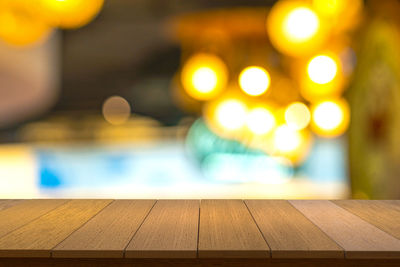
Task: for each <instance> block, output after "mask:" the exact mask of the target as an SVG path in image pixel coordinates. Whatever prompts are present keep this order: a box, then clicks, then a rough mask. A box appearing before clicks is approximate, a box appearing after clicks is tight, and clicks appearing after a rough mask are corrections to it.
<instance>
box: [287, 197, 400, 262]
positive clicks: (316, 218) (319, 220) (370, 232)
mask: <svg viewBox="0 0 400 267" xmlns="http://www.w3.org/2000/svg"><path fill="white" fill-rule="evenodd" d="M290 203H291V204H292V205H293V206H294V207H295V208H297V209H298V210H300V211H301V212H302V213H303V214H304V215H305V216H306V217H307V218H308V219H310V220H311V221H312V222H313V223H315V224H316V225H317V226H318V227H319V228H320V229H321V230H322V231H324V232H325V233H326V234H327V235H328V236H330V237H331V238H332V239H333V240H334V241H336V243H338V244H339V245H340V246H341V247H342V248H344V250H345V257H346V258H400V240H398V239H396V238H394V237H393V236H391V235H389V234H387V233H386V232H384V231H382V230H380V229H378V228H376V227H375V226H373V225H371V224H369V223H367V222H366V221H364V220H362V219H361V218H360V217H358V216H356V215H354V214H352V213H350V212H348V211H346V210H345V209H343V208H341V207H339V206H337V205H335V204H333V203H332V202H330V201H328V200H290Z"/></svg>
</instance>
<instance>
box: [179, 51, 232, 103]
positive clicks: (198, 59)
mask: <svg viewBox="0 0 400 267" xmlns="http://www.w3.org/2000/svg"><path fill="white" fill-rule="evenodd" d="M227 81H228V70H227V68H226V66H225V64H224V62H223V61H222V60H221V59H219V58H218V57H217V56H214V55H210V54H197V55H195V56H193V57H191V58H189V60H187V61H186V63H185V65H184V67H183V69H182V73H181V82H182V85H183V87H184V89H185V91H186V92H187V93H188V95H190V96H191V97H193V98H194V99H198V100H209V99H212V98H214V97H216V96H217V95H218V94H219V93H221V91H223V90H224V88H225V86H226V83H227Z"/></svg>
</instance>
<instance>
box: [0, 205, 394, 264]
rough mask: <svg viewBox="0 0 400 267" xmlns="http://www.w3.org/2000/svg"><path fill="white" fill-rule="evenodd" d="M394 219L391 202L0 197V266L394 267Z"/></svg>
mask: <svg viewBox="0 0 400 267" xmlns="http://www.w3.org/2000/svg"><path fill="white" fill-rule="evenodd" d="M399 216H400V201H396V200H393V201H389V200H386V201H353V200H343V201H342V200H340V201H339V200H338V201H327V200H316V201H314V200H289V201H286V200H245V201H242V200H201V201H199V200H158V201H156V200H114V201H113V200H89V199H88V200H50V199H49V200H19V201H14V200H13V201H10V200H0V266H3V265H2V263H4V262H8V263H10V264H9V265H5V266H13V264H11V263H12V262H14V263H15V266H17V265H18V264H19V263H18V262H20V263H21V264H23V263H24V261H23V260H21V261H18V258H22V257H30V258H31V260H32V259H33V258H42V259H41V260H39V259H38V260H37V262H40V264H38V266H41V265H45V264H48V265H49V266H51V265H52V264H55V263H57V264H61V263H65V264H66V266H67V265H68V264H72V262H74V261H73V260H74V259H76V260H82V262H80V263H82V264H83V262H86V263H87V264H89V263H91V262H92V263H93V262H98V263H100V262H103V265H104V266H108V265H111V263H115V265H118V264H117V263H120V264H125V263H126V264H127V266H128V265H129V264H130V263H137V262H142V263H145V262H146V260H149V261H148V262H149V263H152V264H153V263H155V262H158V263H160V262H161V261H162V260H163V259H167V258H169V259H170V260H169V261H171V262H175V263H177V262H178V260H179V262H180V263H182V264H183V266H191V265H199V266H200V265H207V264H208V263H210V264H211V265H213V264H216V265H218V264H222V263H221V262H222V259H225V260H224V261H225V262H228V261H229V260H232V263H233V262H243V261H244V260H249V259H250V258H253V261H254V264H255V263H257V264H258V263H265V264H264V265H265V266H290V265H289V263H288V262H290V261H291V260H296V262H298V263H301V262H304V266H308V265H310V266H361V265H359V263H360V262H363V263H368V264H369V263H371V264H372V263H374V265H370V266H400V264H399V263H400V239H399V228H400V219H399V218H400V217H399ZM84 258H86V260H84ZM88 258H91V259H88ZM118 258H119V259H118ZM234 258H236V259H234ZM301 258H302V259H301ZM46 259H48V260H47V261H46ZM67 259H70V260H67ZM95 259H97V260H98V261H94V260H95ZM102 259H103V260H102ZM151 259H153V260H154V261H152V260H151ZM368 259H370V260H368ZM113 260H114V261H113ZM121 260H123V261H121ZM157 260H158V261H157ZM32 262H33V260H32ZM105 262H107V264H106V263H105ZM285 262H287V263H288V264H286V265H285V264H284V263H285ZM335 262H337V264H336V265H335V264H334V263H335ZM67 263H68V264H67ZM128 263H129V264H128ZM184 263H186V264H184ZM278 263H279V264H280V265H279V264H278ZM292 263H293V262H292ZM306 263H307V264H306ZM314 263H315V264H314ZM313 264H314V265H313ZM61 265H62V264H61ZM150 265H151V264H150ZM20 266H21V265H20ZM82 266H84V265H82ZM87 266H90V264H89V265H87ZM160 266H162V264H161V265H160ZM238 266H241V265H238ZM260 266H261V265H260ZM299 266H300V265H299Z"/></svg>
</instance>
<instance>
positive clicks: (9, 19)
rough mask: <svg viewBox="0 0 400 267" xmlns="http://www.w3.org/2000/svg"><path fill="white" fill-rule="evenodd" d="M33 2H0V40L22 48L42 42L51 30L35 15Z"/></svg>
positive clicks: (15, 0) (19, 0) (14, 0)
mask: <svg viewBox="0 0 400 267" xmlns="http://www.w3.org/2000/svg"><path fill="white" fill-rule="evenodd" d="M34 4H35V2H34V1H21V0H12V1H4V0H3V1H0V38H1V39H3V40H4V41H5V42H7V43H8V44H11V45H16V46H23V45H29V44H33V43H35V42H39V41H42V40H44V39H45V38H46V37H47V36H48V35H49V33H50V31H51V28H50V27H49V26H48V25H47V24H46V23H45V22H44V21H42V19H41V18H40V17H38V16H37V14H35V9H34Z"/></svg>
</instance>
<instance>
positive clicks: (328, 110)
mask: <svg viewBox="0 0 400 267" xmlns="http://www.w3.org/2000/svg"><path fill="white" fill-rule="evenodd" d="M349 121H350V109H349V105H348V104H347V102H346V101H345V100H344V99H331V100H324V101H321V102H319V103H316V104H315V105H314V106H313V108H312V123H311V127H312V129H313V131H314V132H315V133H316V134H318V135H320V136H323V137H335V136H339V135H341V134H343V133H344V132H345V131H346V130H347V127H348V125H349Z"/></svg>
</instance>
